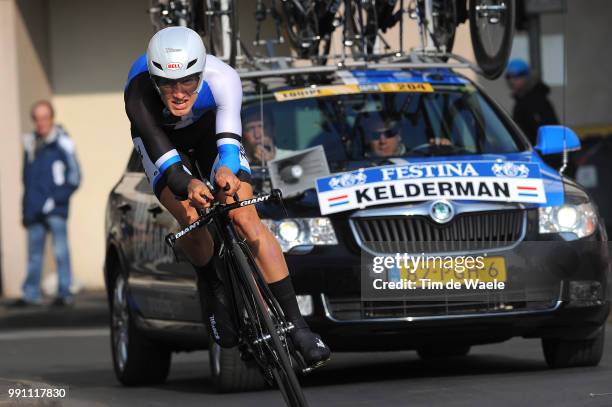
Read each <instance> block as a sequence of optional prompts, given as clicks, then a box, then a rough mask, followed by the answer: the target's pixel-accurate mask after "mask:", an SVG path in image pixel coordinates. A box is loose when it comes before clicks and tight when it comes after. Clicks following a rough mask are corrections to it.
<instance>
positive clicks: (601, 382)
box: [0, 325, 612, 407]
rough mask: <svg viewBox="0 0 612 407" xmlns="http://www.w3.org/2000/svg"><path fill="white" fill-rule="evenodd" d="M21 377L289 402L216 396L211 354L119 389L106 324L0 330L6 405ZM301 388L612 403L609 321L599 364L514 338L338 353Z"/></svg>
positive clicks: (108, 388) (97, 395)
mask: <svg viewBox="0 0 612 407" xmlns="http://www.w3.org/2000/svg"><path fill="white" fill-rule="evenodd" d="M17 380H19V381H22V382H23V381H26V382H28V383H34V384H33V385H32V386H34V387H41V386H43V387H44V383H47V384H49V385H50V386H53V387H55V388H66V389H67V393H68V396H67V397H66V398H65V399H63V400H56V402H57V403H53V404H50V403H47V404H45V405H66V406H105V405H111V406H176V407H178V406H192V405H193V406H196V405H197V406H240V407H246V406H283V405H284V404H283V402H282V399H281V396H280V394H279V393H277V392H276V391H274V390H268V391H261V392H253V393H242V394H229V395H225V394H216V393H215V392H214V390H213V388H212V383H211V381H210V377H209V369H208V356H207V353H206V352H193V353H183V354H177V355H175V356H174V359H173V365H172V370H171V373H170V377H169V379H168V382H167V383H166V384H165V385H162V386H156V387H142V388H124V387H121V386H120V385H119V384H118V383H117V381H116V380H115V377H114V374H113V371H112V365H111V356H110V348H109V337H108V331H107V329H106V328H79V329H53V330H37V331H32V330H28V331H14V330H13V331H9V330H4V331H2V332H0V406H1V405H4V404H5V403H6V402H7V395H6V391H7V390H8V388H9V387H11V386H14V383H15V381H17ZM41 383H42V384H41ZM303 384H304V388H305V393H306V396H307V398H308V399H309V401H310V404H311V406H493V405H495V406H547V405H554V406H555V407H556V406H612V325H610V326H608V329H607V340H606V353H605V356H604V360H603V361H602V363H601V364H600V366H598V367H596V368H576V369H563V370H549V369H547V367H546V365H545V363H544V360H543V356H542V353H541V350H540V342H539V341H538V340H525V339H513V340H511V341H508V342H505V343H501V344H495V345H487V346H480V347H475V348H474V349H473V351H472V352H471V353H470V355H469V356H467V357H463V358H457V359H453V360H447V361H436V362H424V361H421V360H419V358H418V357H417V356H416V354H415V353H414V352H388V353H367V354H356V353H345V354H334V356H333V361H332V362H331V363H330V365H329V366H327V367H325V368H324V369H321V370H320V371H318V372H317V373H315V374H313V375H311V376H309V377H307V378H305V379H304V380H303ZM28 401H29V400H28ZM30 405H36V404H35V403H34V404H30Z"/></svg>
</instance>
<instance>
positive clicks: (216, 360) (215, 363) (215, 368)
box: [210, 341, 221, 376]
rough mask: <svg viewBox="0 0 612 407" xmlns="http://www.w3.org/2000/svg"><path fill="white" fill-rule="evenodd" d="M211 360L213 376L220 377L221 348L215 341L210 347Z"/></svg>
mask: <svg viewBox="0 0 612 407" xmlns="http://www.w3.org/2000/svg"><path fill="white" fill-rule="evenodd" d="M210 360H211V361H212V374H213V376H219V375H220V374H221V346H219V345H218V344H217V343H216V342H214V341H213V342H212V344H211V345H210Z"/></svg>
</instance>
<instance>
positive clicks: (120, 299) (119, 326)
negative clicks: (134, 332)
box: [112, 275, 129, 371]
mask: <svg viewBox="0 0 612 407" xmlns="http://www.w3.org/2000/svg"><path fill="white" fill-rule="evenodd" d="M112 324H113V347H114V351H115V352H114V353H115V361H116V362H117V366H118V367H119V370H121V371H123V369H124V367H125V363H126V361H127V358H128V350H127V348H128V341H129V337H128V324H129V314H128V308H127V299H126V285H125V279H124V278H123V276H121V275H119V276H118V277H117V280H116V281H115V290H114V292H113V310H112Z"/></svg>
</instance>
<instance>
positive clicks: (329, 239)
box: [262, 218, 338, 253]
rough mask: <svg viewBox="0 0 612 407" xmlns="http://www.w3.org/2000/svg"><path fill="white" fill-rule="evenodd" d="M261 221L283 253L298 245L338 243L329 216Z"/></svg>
mask: <svg viewBox="0 0 612 407" xmlns="http://www.w3.org/2000/svg"><path fill="white" fill-rule="evenodd" d="M262 222H263V223H264V224H265V225H266V226H268V228H270V231H272V234H273V235H274V237H276V240H278V243H279V244H280V246H281V248H282V249H283V252H285V253H287V252H290V251H291V249H293V248H296V247H298V246H321V245H332V244H338V239H337V238H336V233H335V232H334V227H333V226H332V223H331V221H330V220H329V218H291V219H281V220H271V219H262Z"/></svg>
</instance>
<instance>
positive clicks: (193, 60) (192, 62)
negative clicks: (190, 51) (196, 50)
mask: <svg viewBox="0 0 612 407" xmlns="http://www.w3.org/2000/svg"><path fill="white" fill-rule="evenodd" d="M196 62H198V58H196V59H192V60H191V61H189V63H188V64H187V69H189V68H191V67H192V66H193V65H195V63H196Z"/></svg>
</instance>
